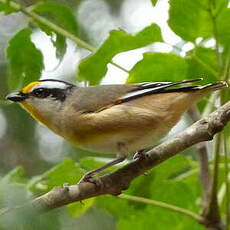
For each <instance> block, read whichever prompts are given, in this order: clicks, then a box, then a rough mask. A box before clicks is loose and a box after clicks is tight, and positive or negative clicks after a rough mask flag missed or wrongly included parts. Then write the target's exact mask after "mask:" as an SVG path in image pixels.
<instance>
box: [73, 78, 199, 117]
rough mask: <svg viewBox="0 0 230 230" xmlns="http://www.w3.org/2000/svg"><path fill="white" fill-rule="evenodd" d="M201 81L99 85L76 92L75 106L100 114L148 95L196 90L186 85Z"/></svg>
mask: <svg viewBox="0 0 230 230" xmlns="http://www.w3.org/2000/svg"><path fill="white" fill-rule="evenodd" d="M200 80H202V79H201V78H199V79H193V80H183V81H179V82H144V83H138V84H123V85H99V86H92V87H87V88H80V89H78V90H77V91H76V97H75V98H76V100H75V103H74V104H73V106H74V107H75V109H76V110H77V111H81V112H83V113H94V112H100V111H102V110H105V109H107V108H110V107H111V106H113V105H116V104H121V103H125V102H127V101H130V100H134V99H136V98H139V97H143V96H146V95H151V94H159V93H168V92H186V91H191V90H196V89H198V86H186V84H189V83H192V82H196V81H200ZM172 87H173V88H172Z"/></svg>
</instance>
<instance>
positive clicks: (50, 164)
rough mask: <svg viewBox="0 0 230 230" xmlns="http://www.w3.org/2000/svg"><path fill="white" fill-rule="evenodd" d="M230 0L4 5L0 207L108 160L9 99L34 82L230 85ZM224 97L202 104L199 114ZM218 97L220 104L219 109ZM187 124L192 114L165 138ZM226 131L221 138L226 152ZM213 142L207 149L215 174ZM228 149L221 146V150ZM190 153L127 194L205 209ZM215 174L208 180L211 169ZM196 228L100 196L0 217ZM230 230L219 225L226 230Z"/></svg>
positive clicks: (36, 222)
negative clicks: (39, 212) (185, 81)
mask: <svg viewBox="0 0 230 230" xmlns="http://www.w3.org/2000/svg"><path fill="white" fill-rule="evenodd" d="M229 22H230V8H229V2H228V0H202V1H200V0H199V1H198V0H170V1H166V0H158V1H157V0H152V1H150V0H79V1H72V0H69V1H65V0H59V1H38V0H20V1H11V0H0V50H1V52H0V76H1V84H0V100H1V103H0V154H1V155H0V208H4V207H14V206H16V205H18V204H23V203H24V202H25V201H27V200H29V199H31V198H32V197H35V196H38V195H40V194H43V193H45V192H47V191H49V190H50V189H51V188H53V187H54V186H57V185H62V184H64V183H66V182H68V183H70V184H74V183H77V181H78V180H79V179H80V177H81V176H82V175H83V173H84V172H86V171H87V170H90V169H93V168H95V167H97V166H98V165H101V164H103V162H104V161H107V160H108V158H109V157H114V156H110V155H108V156H106V157H105V156H102V155H100V154H95V153H89V152H85V151H83V150H81V149H78V148H76V147H73V146H71V145H69V144H68V143H67V142H65V141H64V140H63V139H62V138H60V137H58V136H56V135H55V134H53V133H51V132H50V131H49V130H47V129H46V128H45V127H43V126H41V125H40V124H37V123H36V122H34V121H33V119H32V118H31V117H29V115H28V114H27V113H26V112H25V111H24V110H22V109H21V108H20V107H19V106H18V105H17V104H10V103H8V102H6V101H5V99H4V98H5V95H7V93H9V92H12V91H14V90H18V89H20V88H21V87H22V86H23V85H25V84H27V83H28V82H31V81H33V80H36V79H39V78H43V79H44V78H56V79H63V80H69V81H71V82H75V83H76V84H79V85H84V82H86V81H87V82H88V83H89V84H91V85H94V84H117V83H124V82H125V81H126V82H128V83H132V82H144V81H179V80H182V79H193V78H197V77H203V78H204V81H203V83H209V82H213V81H217V80H226V81H228V82H229V68H230V64H229V60H230V49H229V48H230V23H229ZM229 97H230V94H229V90H225V91H224V93H222V94H221V95H220V94H218V93H216V94H213V95H212V96H210V97H208V98H205V99H204V100H203V101H201V102H200V103H199V104H198V107H197V109H198V111H199V113H200V114H201V116H205V115H207V114H208V113H209V112H211V111H213V110H214V109H215V108H216V107H218V106H219V105H220V104H221V103H224V101H227V100H229ZM220 98H221V100H220ZM191 123H192V120H191V118H189V116H185V117H184V118H183V119H182V121H181V122H180V123H179V124H178V125H177V126H176V127H175V128H174V129H173V131H172V132H171V133H170V135H172V134H173V133H175V132H179V131H180V130H182V129H184V128H185V127H187V126H188V125H190V124H191ZM229 134H230V132H229V126H228V127H226V131H225V132H224V135H223V136H222V139H221V140H222V142H223V140H225V143H226V145H227V146H229V142H230V138H229ZM214 146H215V143H213V142H212V143H209V145H208V154H209V165H210V167H211V168H212V166H213V159H214V155H213V152H214ZM220 146H221V148H220V149H219V151H218V152H219V153H220V155H221V157H220V159H219V183H218V194H217V195H218V202H219V205H220V212H221V216H222V218H223V220H226V221H227V222H228V220H229V219H228V218H227V217H228V215H229V213H228V212H227V209H230V208H229V206H228V205H229V204H228V197H229V195H230V194H228V192H229V191H228V181H229V180H228V179H227V178H228V177H229V174H228V173H229V172H228V169H227V168H228V167H227V166H228V164H229V158H227V153H226V152H225V151H224V150H223V148H222V145H220ZM228 148H229V147H228ZM199 172H200V162H199V159H198V153H197V148H195V147H194V148H191V149H189V150H187V151H185V152H184V153H182V154H180V155H178V156H176V157H174V158H173V159H170V160H168V161H167V162H165V163H163V164H161V165H159V166H158V167H156V168H155V169H153V170H151V171H150V172H149V173H148V175H146V176H140V177H139V178H137V179H136V180H135V181H134V182H133V183H132V185H131V187H130V188H129V189H128V190H127V191H125V193H126V194H129V195H135V196H138V197H145V198H149V199H151V200H158V201H163V202H167V203H169V204H172V205H176V206H179V207H182V208H184V209H189V210H191V211H193V212H194V213H197V215H198V214H199V213H201V211H202V196H203V191H202V186H201V182H200V178H199V177H200V175H199ZM213 173H215V172H213ZM150 226H151V228H154V229H156V230H157V229H172V228H173V229H175V230H176V229H178V230H179V229H181V230H182V229H204V227H203V226H202V225H200V224H198V223H197V221H196V220H194V219H193V218H191V216H186V215H184V214H181V213H179V212H176V211H172V210H169V209H164V208H162V207H160V206H153V205H150V204H146V203H141V202H135V201H130V200H128V199H121V198H118V197H111V196H101V197H97V198H91V199H88V200H86V201H84V202H83V203H82V204H81V203H76V204H71V205H68V206H67V207H63V208H59V209H57V210H54V211H51V212H49V213H47V214H43V215H41V216H38V215H37V214H36V213H32V212H28V210H20V211H19V210H15V211H12V212H9V213H7V214H4V215H1V212H0V229H4V230H5V229H11V230H14V229H16V230H17V229H38V230H39V229H42V228H43V229H44V228H46V229H55V230H57V229H60V230H70V229H81V230H91V229H102V230H103V229H106V230H107V229H108V230H111V229H118V230H123V229H134V230H139V229H150ZM226 229H227V228H226Z"/></svg>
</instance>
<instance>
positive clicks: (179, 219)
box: [117, 191, 204, 230]
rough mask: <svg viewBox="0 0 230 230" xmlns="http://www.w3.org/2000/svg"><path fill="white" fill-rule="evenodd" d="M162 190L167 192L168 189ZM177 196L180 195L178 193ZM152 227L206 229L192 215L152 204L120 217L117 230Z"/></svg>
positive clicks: (181, 229)
mask: <svg viewBox="0 0 230 230" xmlns="http://www.w3.org/2000/svg"><path fill="white" fill-rule="evenodd" d="M162 192H164V193H166V192H167V191H162ZM177 196H180V195H178V194H177ZM150 226H151V227H150ZM172 226H173V228H172ZM150 228H151V229H154V230H164V229H173V230H186V229H196V230H202V229H203V230H204V227H202V225H200V224H198V223H197V222H196V221H195V220H193V219H192V218H191V217H187V216H184V215H183V214H180V213H176V212H173V211H170V210H167V209H163V208H160V207H156V206H152V205H151V206H148V207H147V208H146V209H144V210H135V212H132V213H130V215H129V216H128V217H125V218H120V219H119V221H118V224H117V230H127V229H135V230H143V229H150Z"/></svg>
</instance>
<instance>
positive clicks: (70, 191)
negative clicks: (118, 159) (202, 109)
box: [30, 102, 230, 224]
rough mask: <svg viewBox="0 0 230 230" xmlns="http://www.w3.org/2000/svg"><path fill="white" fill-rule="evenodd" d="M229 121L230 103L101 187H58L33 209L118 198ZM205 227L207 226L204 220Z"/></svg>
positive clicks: (109, 177) (111, 176)
mask: <svg viewBox="0 0 230 230" xmlns="http://www.w3.org/2000/svg"><path fill="white" fill-rule="evenodd" d="M229 120H230V102H228V103H226V104H225V105H223V106H222V107H220V108H219V109H217V110H216V111H215V112H213V113H212V114H210V115H209V116H208V117H206V118H203V119H201V120H199V121H197V122H196V123H194V124H193V125H192V126H190V127H189V128H187V129H186V130H185V131H183V132H181V133H180V134H178V135H176V136H175V137H173V138H171V139H169V140H167V141H165V142H164V143H162V144H160V145H158V146H157V147H155V148H153V149H152V150H150V151H149V152H147V153H146V155H145V157H142V158H139V159H136V160H134V161H133V162H131V163H129V164H127V165H125V166H124V167H122V168H120V169H118V170H116V171H114V172H112V173H110V174H107V175H105V176H102V177H99V178H97V180H98V183H96V184H94V183H88V182H83V183H80V184H77V185H70V186H61V187H56V188H54V189H53V190H51V191H50V192H48V193H46V194H44V195H42V196H40V197H38V198H36V199H34V200H33V201H32V203H31V204H30V205H32V206H33V208H35V209H38V210H41V211H47V210H50V209H54V208H56V207H60V206H63V205H66V204H69V203H72V202H76V201H81V200H84V199H87V198H90V197H95V196H98V195H102V194H112V195H118V194H120V193H121V191H122V190H125V189H127V188H128V187H129V185H130V183H131V182H132V180H133V179H134V178H136V177H137V176H139V175H141V174H143V173H144V172H145V171H147V170H149V169H151V168H153V167H154V166H156V165H158V164H160V163H161V162H163V161H165V160H167V159H169V158H170V157H172V156H175V155H176V154H177V153H178V152H180V151H182V150H184V149H186V148H188V147H190V146H192V145H194V144H197V143H199V142H202V141H209V140H211V139H212V138H213V136H214V135H215V134H216V133H218V132H220V131H221V130H222V129H223V128H224V126H225V125H226V124H227V122H228V121H229ZM203 224H206V223H205V220H204V222H203Z"/></svg>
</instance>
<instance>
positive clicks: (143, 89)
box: [117, 78, 203, 103]
mask: <svg viewBox="0 0 230 230" xmlns="http://www.w3.org/2000/svg"><path fill="white" fill-rule="evenodd" d="M201 80H203V79H202V78H197V79H192V80H183V81H179V82H144V83H140V84H138V87H137V88H136V89H134V90H132V91H131V92H130V93H127V94H126V95H124V96H123V97H120V98H119V99H118V100H117V103H123V102H127V101H130V100H133V99H136V98H138V97H142V96H146V95H150V94H156V93H169V92H188V91H194V90H198V89H199V86H182V87H178V88H173V89H168V88H169V87H172V86H177V85H183V84H189V83H192V82H196V81H201Z"/></svg>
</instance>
